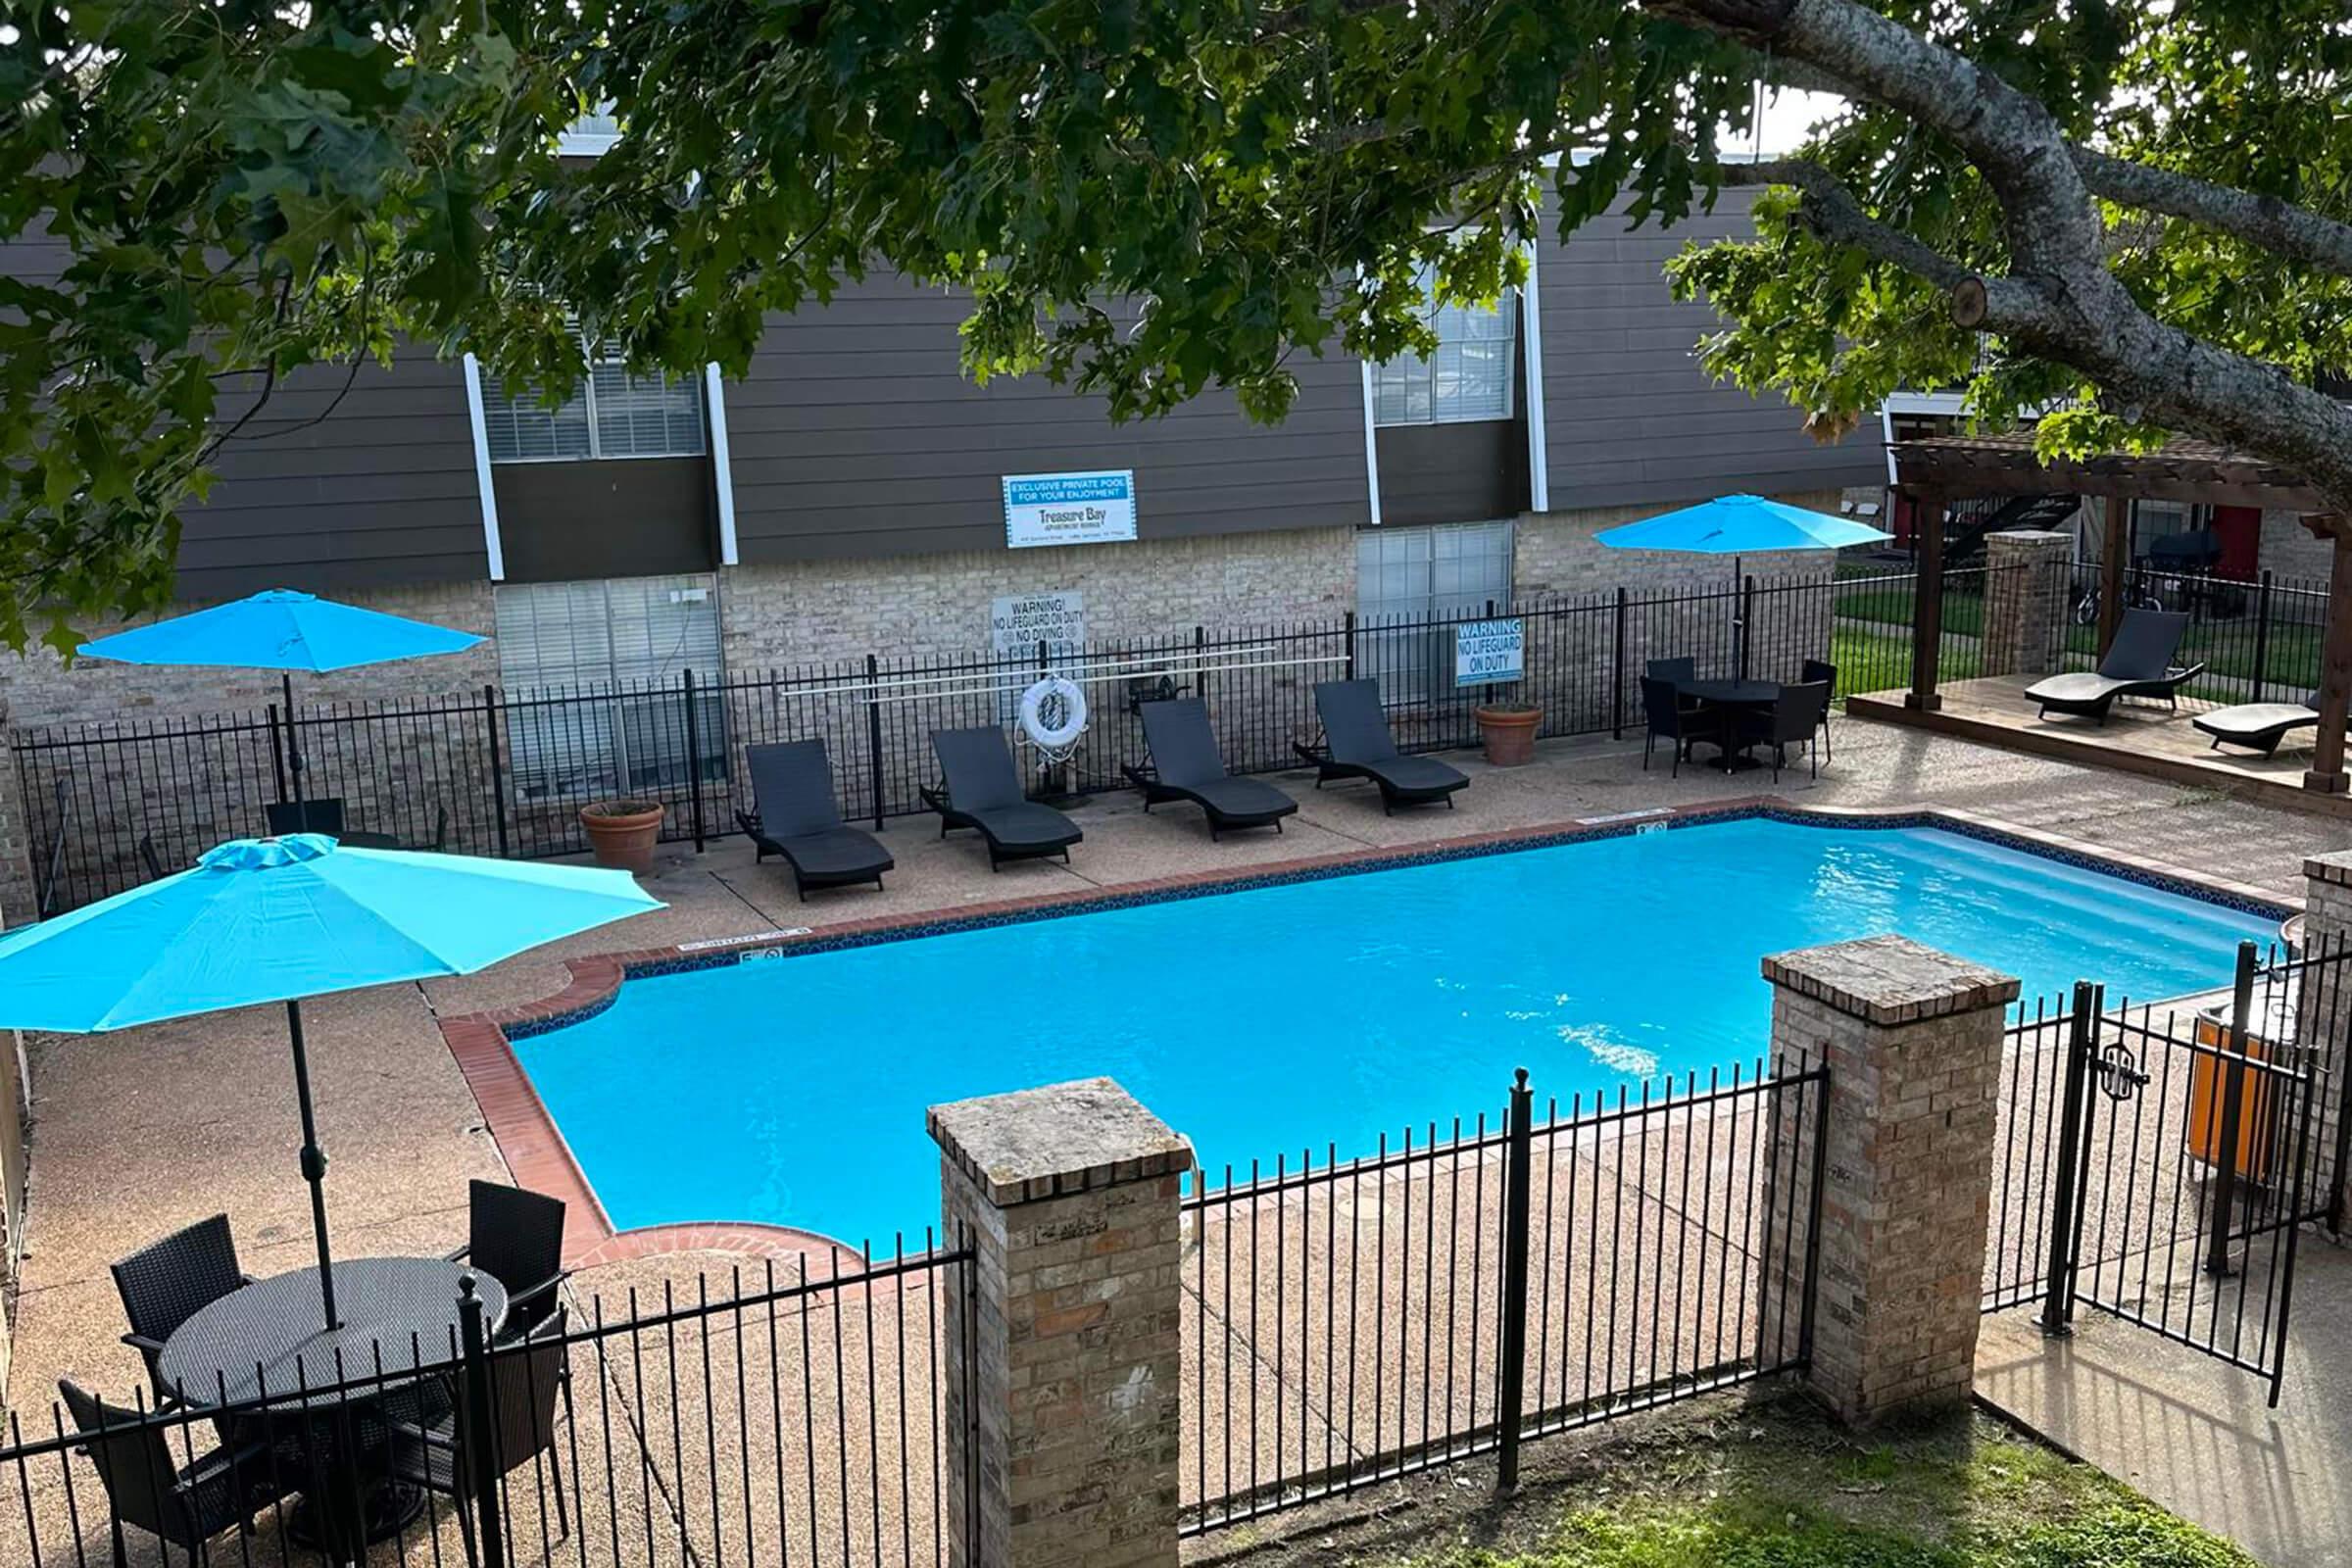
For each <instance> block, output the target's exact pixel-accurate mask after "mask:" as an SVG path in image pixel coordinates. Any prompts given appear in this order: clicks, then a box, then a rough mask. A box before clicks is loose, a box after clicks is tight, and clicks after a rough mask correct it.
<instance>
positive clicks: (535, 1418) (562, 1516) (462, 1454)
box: [388, 1305, 571, 1563]
mask: <svg viewBox="0 0 2352 1568" xmlns="http://www.w3.org/2000/svg"><path fill="white" fill-rule="evenodd" d="M565 1321H566V1314H565V1312H564V1307H563V1306H561V1305H558V1306H557V1308H556V1310H555V1312H554V1314H553V1315H552V1316H550V1317H549V1318H548V1319H547V1320H546V1321H545V1322H544V1323H542V1324H541V1325H540V1326H539V1327H538V1328H537V1329H536V1330H534V1331H533V1332H532V1334H531V1335H530V1337H529V1338H528V1339H527V1340H523V1341H520V1342H518V1343H516V1344H514V1345H512V1346H509V1347H507V1348H503V1349H500V1350H497V1351H495V1352H494V1353H493V1354H492V1357H491V1360H490V1374H489V1375H490V1429H489V1430H488V1431H487V1432H483V1433H480V1434H476V1433H474V1432H472V1431H470V1430H469V1429H468V1426H467V1424H466V1421H465V1420H464V1418H463V1415H462V1413H461V1412H459V1411H457V1410H451V1411H450V1412H448V1413H447V1414H445V1415H443V1416H442V1417H441V1418H440V1419H438V1420H436V1421H433V1422H430V1423H422V1422H403V1423H400V1424H397V1425H395V1426H394V1427H393V1429H392V1443H391V1453H390V1456H389V1466H388V1468H389V1473H390V1476H391V1479H392V1480H394V1481H395V1482H400V1483H404V1484H406V1485H408V1486H412V1487H420V1488H422V1489H423V1490H425V1491H427V1492H437V1493H439V1494H441V1495H443V1496H445V1497H457V1498H463V1497H465V1496H466V1494H467V1492H468V1490H469V1489H470V1488H471V1487H472V1486H473V1484H474V1482H475V1479H476V1477H475V1470H474V1464H473V1455H472V1453H471V1452H470V1451H469V1450H468V1447H467V1445H468V1444H470V1443H472V1442H474V1441H476V1440H477V1439H478V1441H480V1442H481V1443H483V1444H484V1445H486V1446H487V1447H488V1449H489V1453H490V1464H491V1470H490V1473H491V1475H492V1476H494V1477H498V1476H507V1475H511V1474H513V1473H514V1472H515V1471H516V1470H519V1469H521V1468H522V1467H523V1466H524V1465H526V1464H545V1465H546V1466H547V1473H548V1481H549V1483H550V1485H551V1490H552V1491H553V1492H554V1493H555V1495H556V1530H557V1538H558V1539H559V1540H569V1539H570V1537H571V1512H570V1510H569V1509H568V1508H567V1507H566V1506H565V1505H564V1466H563V1464H562V1462H561V1461H560V1460H559V1459H558V1458H557V1456H556V1398H557V1397H558V1396H559V1395H561V1396H562V1397H563V1398H564V1405H565V1407H566V1409H568V1408H569V1406H570V1402H571V1389H570V1383H571V1362H570V1358H569V1351H568V1348H567V1347H566V1346H565V1344H564V1324H565ZM535 1490H536V1488H535V1487H532V1486H528V1485H525V1486H521V1487H518V1488H517V1489H516V1494H517V1495H521V1496H528V1495H530V1494H531V1492H533V1491H535ZM452 1511H453V1512H455V1513H456V1514H457V1516H458V1530H459V1533H460V1535H461V1536H462V1537H463V1539H464V1541H465V1545H466V1561H467V1562H468V1563H479V1562H480V1561H481V1555H480V1544H479V1543H477V1542H476V1541H475V1540H474V1537H473V1520H472V1517H471V1515H472V1513H473V1510H472V1509H471V1508H468V1507H465V1506H460V1507H458V1508H456V1509H454V1510H452Z"/></svg>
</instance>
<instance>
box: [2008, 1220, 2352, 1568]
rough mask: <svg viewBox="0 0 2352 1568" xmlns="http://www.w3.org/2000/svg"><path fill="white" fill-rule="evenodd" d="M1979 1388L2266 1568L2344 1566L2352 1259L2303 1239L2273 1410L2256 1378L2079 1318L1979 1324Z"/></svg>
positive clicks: (2351, 1525) (2348, 1528)
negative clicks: (2053, 1323) (2064, 1332)
mask: <svg viewBox="0 0 2352 1568" xmlns="http://www.w3.org/2000/svg"><path fill="white" fill-rule="evenodd" d="M1977 1388H1978V1391H1979V1392H1980V1393H1981V1394H1983V1395H1984V1396H1985V1397H1986V1398H1987V1399H1989V1400H1990V1401H1991V1402H1992V1403H1993V1404H1995V1405H1997V1406H1998V1407H2000V1408H2001V1409H2002V1410H2005V1411H2007V1412H2009V1413H2010V1414H2011V1415H2014V1416H2015V1417H2017V1419H2019V1420H2021V1421H2023V1422H2025V1423H2026V1424H2027V1425H2028V1426H2030V1427H2032V1428H2034V1430H2035V1431H2037V1432H2040V1433H2042V1434H2044V1435H2045V1436H2047V1437H2048V1438H2050V1439H2051V1440H2053V1441H2054V1442H2056V1443H2058V1444H2060V1445H2062V1446H2065V1447H2067V1448H2069V1449H2072V1450H2073V1451H2074V1452H2075V1453H2077V1454H2079V1455H2081V1456H2082V1458H2083V1459H2086V1460H2088V1461H2089V1462H2090V1463H2092V1464H2095V1465H2097V1466H2098V1467H2099V1468H2100V1469H2102V1470H2105V1471H2107V1472H2108V1473H2109V1474H2110V1475H2114V1476H2117V1477H2119V1478H2121V1479H2122V1480H2124V1481H2127V1482H2130V1483H2131V1485H2132V1486H2134V1487H2136V1488H2138V1489H2139V1490H2140V1491H2142V1492H2144V1493H2146V1494H2147V1495H2149V1496H2151V1497H2153V1498H2154V1499H2155V1500H2156V1501H2158V1502H2160V1503H2162V1504H2164V1505H2165V1506H2166V1507H2168V1508H2170V1509H2172V1510H2173V1511H2174V1512H2176V1513H2179V1514H2181V1515H2183V1516H2185V1517H2187V1518H2190V1519H2193V1520H2195V1521H2196V1522H2197V1523H2198V1524H2201V1525H2203V1526H2205V1527H2206V1528H2207V1529H2208V1530H2212V1531H2216V1532H2218V1533H2219V1534H2221V1535H2225V1536H2228V1537H2229V1539H2231V1540H2232V1541H2235V1542H2237V1543H2238V1544H2240V1545H2242V1546H2244V1547H2245V1548H2246V1549H2247V1550H2248V1551H2251V1552H2252V1553H2254V1554H2255V1555H2256V1556H2257V1557H2260V1558H2261V1559H2262V1560H2263V1561H2264V1562H2266V1563H2269V1564H2271V1565H2272V1568H2352V1251H2346V1250H2343V1249H2341V1248H2337V1247H2334V1246H2331V1245H2329V1244H2328V1243H2327V1241H2325V1240H2324V1239H2320V1238H2317V1237H2306V1238H2305V1241H2304V1246H2303V1248H2302V1250H2301V1255H2300V1260H2299V1263H2298V1266H2297V1268H2296V1279H2295V1298H2294V1310H2293V1314H2292V1316H2291V1318H2290V1320H2289V1325H2288V1333H2287V1356H2286V1383H2285V1393H2284V1396H2283V1397H2282V1398H2281V1399H2280V1401H2279V1405H2278V1409H2276V1410H2273V1409H2269V1408H2267V1407H2266V1403H2265V1401H2266V1400H2267V1398H2268V1397H2269V1389H2268V1386H2267V1385H2266V1384H2265V1382H2264V1381H2263V1380H2262V1379H2261V1378H2259V1377H2256V1376H2255V1375H2253V1374H2251V1373H2247V1372H2241V1371H2238V1370H2236V1369H2235V1368H2233V1367H2229V1366H2226V1365H2224V1364H2223V1363H2222V1362H2220V1361H2216V1360H2214V1359H2212V1358H2211V1357H2209V1356H2206V1355H2203V1354H2200V1353H2199V1352H2197V1351H2195V1350H2192V1349H2190V1348H2187V1347H2185V1346H2180V1345H2175V1344H2173V1343H2171V1342H2170V1341H2166V1340H2162V1339H2159V1338H2157V1337H2156V1336H2155V1335H2153V1334H2149V1333H2147V1332H2146V1331H2144V1330H2142V1329H2139V1328H2135V1327H2133V1326H2132V1325H2131V1324H2129V1323H2125V1322H2122V1321H2120V1320H2118V1319H2116V1318H2113V1317H2109V1316H2107V1315H2106V1314H2104V1313H2102V1312H2099V1311H2097V1310H2094V1309H2089V1308H2084V1309H2082V1311H2081V1312H2080V1314H2079V1316H2078V1320H2077V1327H2076V1331H2075V1333H2074V1335H2073V1337H2072V1338H2069V1339H2064V1340H2049V1339H2044V1338H2043V1337H2042V1334H2041V1331H2040V1330H2039V1329H2038V1328H2037V1327H2036V1326H2035V1325H2034V1315H2033V1312H2032V1310H2031V1309H2021V1310H2018V1311H2012V1312H2003V1313H1999V1314H1997V1315H1996V1316H1993V1317H1990V1318H1987V1319H1986V1320H1985V1337H1984V1339H1983V1341H1982V1342H1981V1344H1980V1346H1979V1348H1978V1352H1977Z"/></svg>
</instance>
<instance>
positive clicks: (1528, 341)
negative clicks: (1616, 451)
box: [1519, 239, 1551, 512]
mask: <svg viewBox="0 0 2352 1568" xmlns="http://www.w3.org/2000/svg"><path fill="white" fill-rule="evenodd" d="M1536 247H1537V241H1536V240H1532V239H1531V240H1529V241H1528V242H1527V244H1526V246H1525V247H1524V249H1525V251H1526V253H1527V284H1526V286H1525V287H1524V288H1522V289H1520V291H1519V370H1520V372H1521V373H1522V374H1524V375H1525V376H1526V377H1527V401H1526V404H1525V408H1526V410H1527V504H1528V510H1529V511H1531V512H1549V511H1550V510H1551V459H1550V456H1549V454H1548V453H1547V452H1546V451H1545V450H1544V310H1543V300H1542V294H1543V291H1542V290H1541V289H1540V288H1538V287H1537V286H1536Z"/></svg>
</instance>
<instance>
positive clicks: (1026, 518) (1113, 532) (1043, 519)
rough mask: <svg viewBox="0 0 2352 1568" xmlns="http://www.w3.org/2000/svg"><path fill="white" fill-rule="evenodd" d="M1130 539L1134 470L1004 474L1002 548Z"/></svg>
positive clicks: (1133, 507) (1115, 541) (1133, 525)
mask: <svg viewBox="0 0 2352 1568" xmlns="http://www.w3.org/2000/svg"><path fill="white" fill-rule="evenodd" d="M1134 538H1135V470H1134V469H1133V468H1109V469H1103V470H1101V471H1098V472H1094V473H1008V474H1006V475H1005V544H1006V545H1007V546H1008V547H1010V548H1012V549H1014V550H1026V549H1029V548H1031V547H1033V546H1036V545H1103V544H1117V543H1121V542H1123V541H1130V540H1133V539H1134Z"/></svg>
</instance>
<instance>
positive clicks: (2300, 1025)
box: [2295, 850, 2352, 1213]
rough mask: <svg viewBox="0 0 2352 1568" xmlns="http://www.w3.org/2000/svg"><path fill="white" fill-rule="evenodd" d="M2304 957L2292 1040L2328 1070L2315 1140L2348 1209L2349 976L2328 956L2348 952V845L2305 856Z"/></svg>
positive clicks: (2351, 868) (2351, 892) (2351, 882)
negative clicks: (2340, 1153)
mask: <svg viewBox="0 0 2352 1568" xmlns="http://www.w3.org/2000/svg"><path fill="white" fill-rule="evenodd" d="M2302 952H2303V956H2305V957H2306V958H2309V959H2314V960H2318V961H2316V962H2314V964H2313V966H2312V967H2311V968H2309V969H2307V970H2306V971H2304V977H2303V986H2302V994H2301V995H2300V996H2299V997H2298V998H2297V999H2296V1006H2295V1043H2296V1044H2297V1045H2299V1046H2302V1047H2304V1048H2306V1049H2307V1050H2310V1051H2312V1052H2314V1053H2316V1060H2317V1062H2318V1064H2319V1065H2320V1066H2322V1067H2325V1068H2326V1069H2327V1077H2326V1078H2325V1079H2324V1080H2322V1086H2321V1090H2320V1103H2319V1107H2318V1108H2319V1113H2320V1125H2319V1130H2318V1131H2317V1132H2316V1133H2315V1134H2314V1135H2313V1136H2314V1137H2315V1138H2316V1139H2317V1140H2318V1141H2319V1149H2320V1151H2321V1158H2322V1160H2323V1164H2322V1165H2321V1166H2320V1168H2322V1169H2329V1168H2332V1169H2334V1170H2335V1172H2336V1179H2337V1182H2338V1187H2337V1191H2336V1193H2335V1194H2334V1195H2333V1201H2334V1202H2335V1203H2337V1204H2338V1205H2341V1206H2340V1207H2339V1209H2338V1212H2339V1213H2352V1170H2345V1169H2343V1168H2342V1167H2343V1164H2344V1162H2343V1161H2340V1160H2337V1159H2336V1158H2335V1152H2336V1151H2337V1149H2338V1146H2339V1143H2340V1141H2341V1139H2342V1136H2343V1132H2342V1129H2343V1123H2344V1103H2343V1102H2344V1095H2345V1094H2346V1092H2347V1081H2346V1079H2345V1076H2344V1075H2345V1073H2346V1072H2347V1071H2348V1070H2352V978H2347V977H2346V976H2345V974H2344V972H2343V971H2344V969H2345V968H2346V967H2347V966H2352V957H2344V959H2343V961H2342V962H2340V963H2336V962H2328V961H2327V959H2329V958H2333V957H2337V956H2342V955H2345V954H2347V953H2352V850H2338V851H2337V852H2336V853H2335V854H2333V855H2315V856H2313V857H2311V858H2309V859H2307V860H2305V861H2304V862H2303V941H2302Z"/></svg>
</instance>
